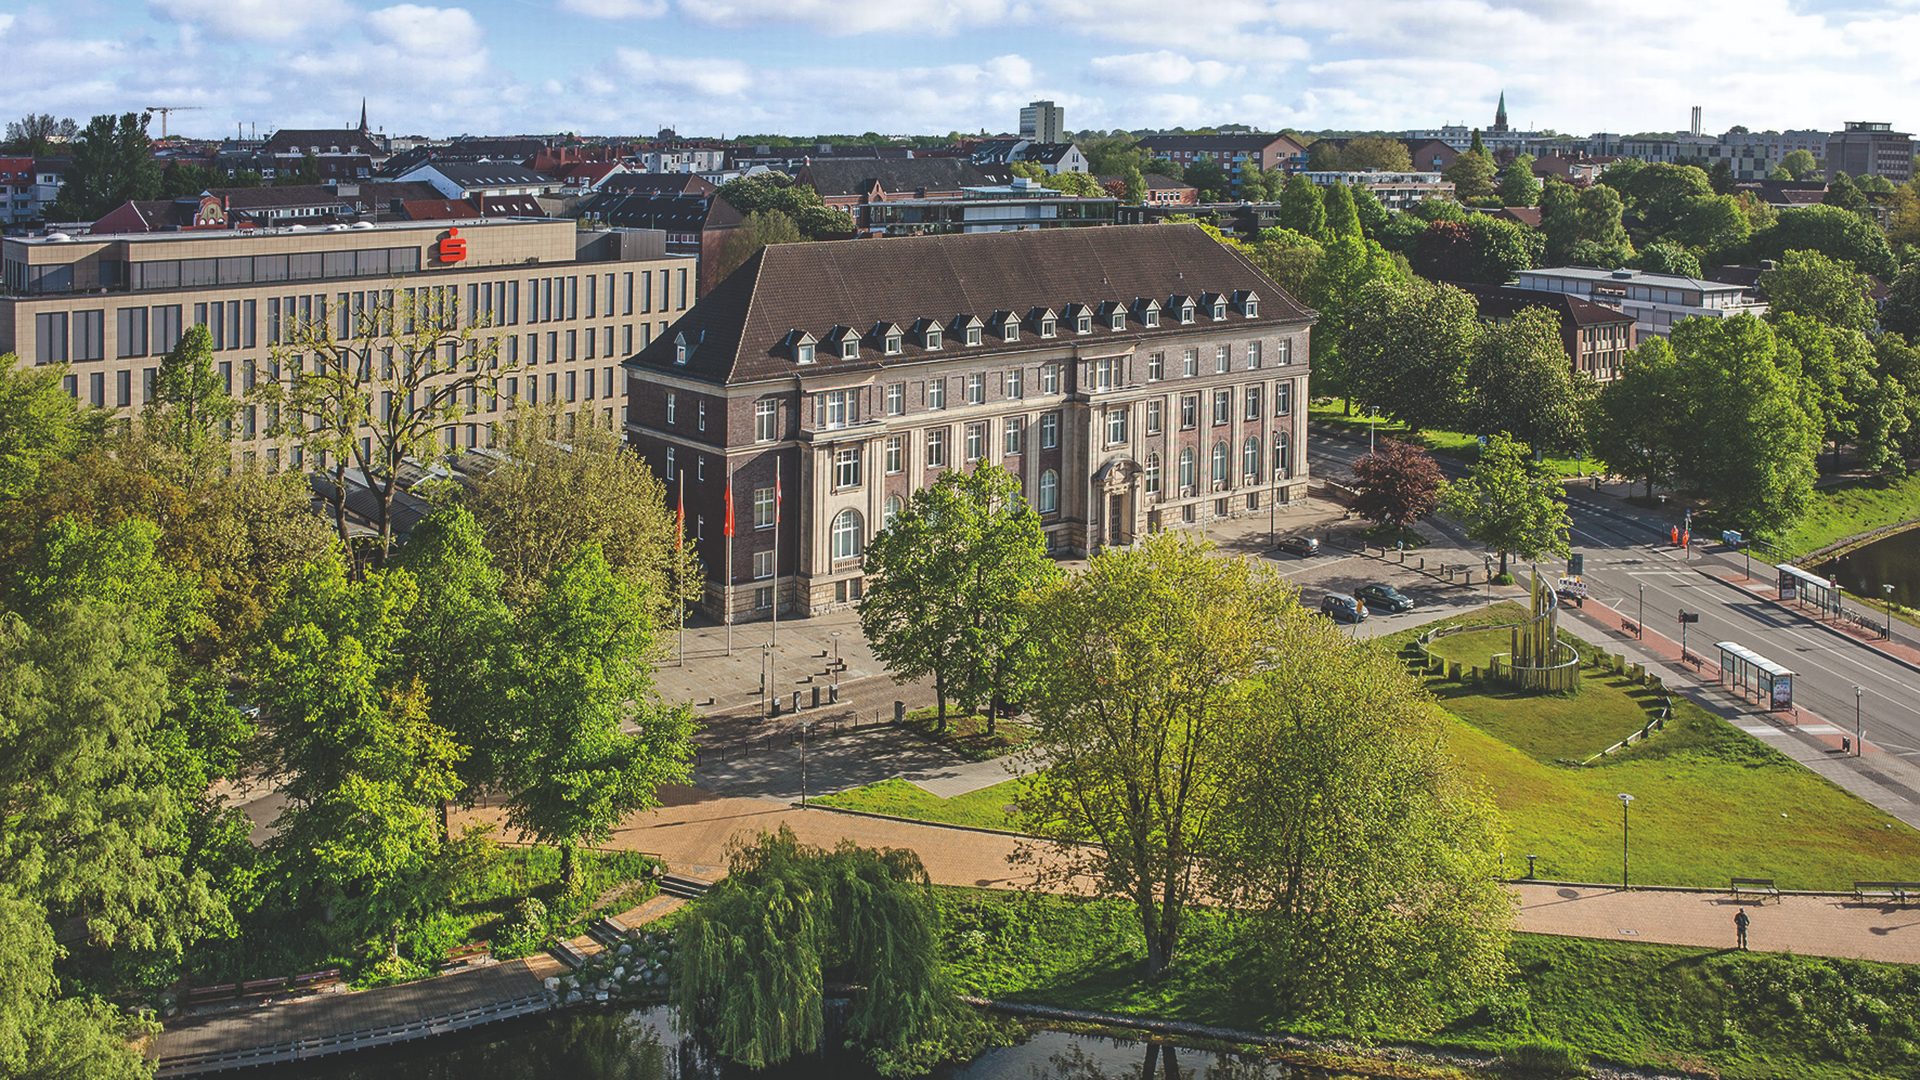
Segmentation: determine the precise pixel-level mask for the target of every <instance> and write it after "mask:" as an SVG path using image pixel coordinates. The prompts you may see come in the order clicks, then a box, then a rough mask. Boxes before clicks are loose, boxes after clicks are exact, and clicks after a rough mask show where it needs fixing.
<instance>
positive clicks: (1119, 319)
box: [1107, 311, 1127, 330]
mask: <svg viewBox="0 0 1920 1080" xmlns="http://www.w3.org/2000/svg"><path fill="white" fill-rule="evenodd" d="M1126 328H1127V313H1126V312H1124V311H1115V312H1114V313H1113V314H1111V315H1109V316H1107V329H1109V330H1125V329H1126Z"/></svg>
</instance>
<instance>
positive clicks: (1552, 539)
mask: <svg viewBox="0 0 1920 1080" xmlns="http://www.w3.org/2000/svg"><path fill="white" fill-rule="evenodd" d="M1440 510H1441V512H1442V513H1444V514H1446V515H1447V516H1448V517H1451V518H1453V519H1454V520H1455V521H1458V522H1459V523H1460V524H1461V526H1462V527H1463V528H1465V529H1466V533H1467V538H1468V539H1470V540H1478V541H1480V542H1481V543H1483V544H1485V545H1487V546H1488V547H1490V548H1492V549H1493V550H1494V551H1496V552H1499V554H1500V573H1501V574H1503V575H1504V574H1505V573H1506V572H1507V556H1508V555H1517V556H1519V557H1520V558H1522V559H1525V560H1528V561H1535V560H1538V559H1539V558H1541V557H1542V556H1544V555H1565V554H1566V553H1567V552H1568V551H1569V550H1570V548H1569V547H1568V536H1569V533H1570V531H1571V529H1572V527H1573V526H1572V522H1571V521H1570V520H1569V519H1568V517H1567V501H1566V498H1565V497H1564V496H1563V495H1562V494H1561V491H1560V482H1559V480H1558V479H1557V478H1555V477H1554V476H1552V475H1550V474H1548V473H1547V472H1545V471H1544V470H1539V469H1535V468H1533V467H1532V466H1531V465H1530V464H1529V463H1528V461H1527V447H1526V445H1525V444H1523V443H1520V442H1516V441H1514V440H1513V439H1510V438H1508V437H1507V436H1506V435H1504V434H1498V435H1491V436H1488V438H1487V446H1486V449H1484V450H1482V451H1481V452H1480V460H1479V461H1478V462H1476V463H1475V464H1474V466H1473V470H1472V471H1471V472H1470V473H1469V474H1468V475H1467V478H1466V479H1464V480H1458V481H1455V482H1453V483H1450V484H1448V485H1447V486H1446V489H1445V490H1444V491H1443V492H1441V495H1440Z"/></svg>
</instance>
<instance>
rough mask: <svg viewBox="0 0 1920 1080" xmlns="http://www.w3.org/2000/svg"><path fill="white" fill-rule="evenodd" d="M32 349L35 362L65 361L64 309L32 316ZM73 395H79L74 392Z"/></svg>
mask: <svg viewBox="0 0 1920 1080" xmlns="http://www.w3.org/2000/svg"><path fill="white" fill-rule="evenodd" d="M33 337H34V350H33V359H34V363H36V364H64V363H66V362H67V313H66V312H64V311H43V312H41V313H40V314H38V315H35V316H34V317H33ZM74 396H76V397H77V396H79V395H78V392H77V391H76V392H75V395H74Z"/></svg>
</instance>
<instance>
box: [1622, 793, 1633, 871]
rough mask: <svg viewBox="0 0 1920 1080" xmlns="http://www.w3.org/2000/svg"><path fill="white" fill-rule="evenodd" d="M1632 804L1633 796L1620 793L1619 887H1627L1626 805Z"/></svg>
mask: <svg viewBox="0 0 1920 1080" xmlns="http://www.w3.org/2000/svg"><path fill="white" fill-rule="evenodd" d="M1632 804H1633V796H1631V795H1629V794H1627V793H1626V792H1624V791H1623V792H1621V793H1620V889H1621V891H1622V892H1624V891H1626V888H1627V807H1628V806H1630V805H1632Z"/></svg>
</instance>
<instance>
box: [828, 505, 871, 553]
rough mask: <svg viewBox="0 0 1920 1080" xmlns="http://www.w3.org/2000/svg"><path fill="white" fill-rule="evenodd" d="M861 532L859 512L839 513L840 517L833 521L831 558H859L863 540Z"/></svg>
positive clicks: (846, 511) (843, 511)
mask: <svg viewBox="0 0 1920 1080" xmlns="http://www.w3.org/2000/svg"><path fill="white" fill-rule="evenodd" d="M861 532H862V530H861V528H860V511H858V510H842V511H840V516H838V517H836V518H834V519H833V557H834V558H836V559H857V558H859V557H860V551H861V549H862V547H863V546H864V545H863V540H864V539H865V538H864V537H863V536H862V535H861Z"/></svg>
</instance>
